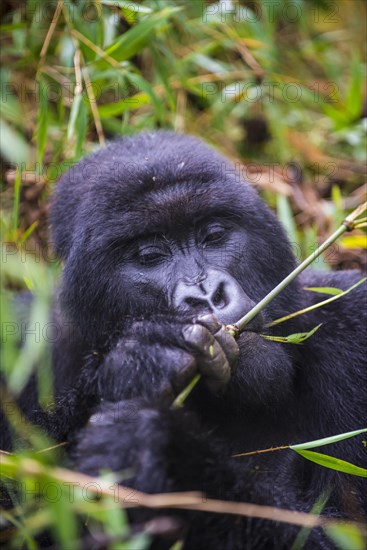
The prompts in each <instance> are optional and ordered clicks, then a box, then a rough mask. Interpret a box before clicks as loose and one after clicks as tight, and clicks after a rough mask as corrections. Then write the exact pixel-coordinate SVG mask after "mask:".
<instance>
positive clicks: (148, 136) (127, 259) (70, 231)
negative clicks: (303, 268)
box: [52, 132, 295, 339]
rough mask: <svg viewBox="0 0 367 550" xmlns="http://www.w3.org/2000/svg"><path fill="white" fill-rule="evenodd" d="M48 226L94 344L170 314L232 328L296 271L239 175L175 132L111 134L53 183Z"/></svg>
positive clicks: (278, 307)
mask: <svg viewBox="0 0 367 550" xmlns="http://www.w3.org/2000/svg"><path fill="white" fill-rule="evenodd" d="M52 226H53V238H54V244H55V247H56V251H57V253H58V254H59V255H60V256H61V258H62V259H63V260H64V262H65V269H64V276H63V281H62V291H61V299H62V303H63V305H64V307H65V308H66V310H67V311H68V314H69V315H70V316H71V319H72V320H73V321H76V322H77V323H78V324H79V326H80V327H81V330H82V332H83V333H84V334H85V335H87V336H88V338H92V339H94V338H95V337H96V336H98V335H101V334H104V333H105V332H106V331H108V330H112V329H118V327H120V326H123V323H124V321H125V320H126V319H127V318H128V316H134V317H136V316H139V315H142V316H146V315H149V314H157V313H158V312H165V311H172V310H175V311H182V312H184V311H185V312H190V313H193V314H197V313H204V312H213V313H214V314H215V315H216V316H217V317H218V319H219V320H220V321H221V322H223V323H230V322H232V323H233V322H235V321H237V320H238V319H239V318H240V317H241V316H242V315H244V314H245V313H246V312H247V311H248V310H249V309H250V308H251V307H252V306H253V305H254V302H256V301H258V300H259V299H261V298H262V297H263V296H264V295H265V294H266V293H267V292H269V291H270V290H271V288H272V287H274V286H275V285H276V284H277V283H278V282H279V281H280V280H281V279H282V278H283V277H285V276H286V275H287V274H288V273H289V272H290V271H291V270H292V269H293V267H294V260H293V257H292V254H291V252H290V249H289V246H288V243H287V240H286V237H285V235H284V233H283V231H282V229H281V227H280V224H279V222H278V221H277V220H276V218H275V217H274V216H273V215H272V213H271V212H270V211H269V210H268V209H267V208H266V207H265V206H264V204H263V203H262V201H260V199H259V198H258V197H257V194H256V192H255V191H254V190H253V189H251V188H250V186H249V185H248V184H246V183H245V182H244V181H243V179H242V178H241V174H240V168H239V167H236V168H234V167H232V166H231V165H230V164H229V162H228V161H227V160H226V159H225V158H223V157H222V156H220V155H219V154H218V153H216V152H215V151H214V150H212V149H211V148H209V147H208V146H206V145H205V144H203V143H202V142H201V141H199V140H197V139H195V138H193V137H188V136H184V135H179V134H175V133H172V132H156V133H143V134H140V135H139V136H137V137H133V138H124V139H122V140H121V139H119V140H116V141H114V142H112V143H110V144H109V145H108V146H107V147H106V148H105V149H101V150H99V151H98V152H97V153H95V154H94V155H92V156H90V157H86V158H85V159H83V160H82V161H81V162H80V163H79V164H78V165H77V166H75V167H73V168H72V169H71V170H70V171H69V172H68V173H67V174H66V175H64V177H63V178H62V180H61V181H60V183H59V185H58V187H57V190H56V194H55V198H54V204H53V208H52ZM291 295H292V289H288V291H287V294H286V293H284V294H283V295H282V296H281V297H280V298H279V299H278V300H277V301H276V302H274V303H273V304H272V305H271V308H269V314H271V315H278V313H283V311H284V307H283V306H284V304H288V307H289V299H290V298H289V297H290V296H291ZM292 299H295V297H294V296H293V298H292ZM86 319H87V320H88V321H87V322H86V321H85V320H86Z"/></svg>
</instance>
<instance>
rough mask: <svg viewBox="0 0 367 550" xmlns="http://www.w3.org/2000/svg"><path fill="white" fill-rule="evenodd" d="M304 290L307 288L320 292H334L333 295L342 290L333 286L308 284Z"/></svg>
mask: <svg viewBox="0 0 367 550" xmlns="http://www.w3.org/2000/svg"><path fill="white" fill-rule="evenodd" d="M305 290H309V291H310V292H320V293H321V294H334V295H335V296H337V295H338V294H343V291H342V290H341V289H340V288H334V287H332V286H310V287H305Z"/></svg>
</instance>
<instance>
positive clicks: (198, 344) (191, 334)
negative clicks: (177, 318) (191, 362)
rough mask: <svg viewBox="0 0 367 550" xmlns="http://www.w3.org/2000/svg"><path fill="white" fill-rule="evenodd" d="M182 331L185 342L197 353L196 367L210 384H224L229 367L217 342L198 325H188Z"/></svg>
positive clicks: (227, 377)
mask: <svg viewBox="0 0 367 550" xmlns="http://www.w3.org/2000/svg"><path fill="white" fill-rule="evenodd" d="M183 333H184V337H185V340H186V342H187V343H188V344H189V345H190V346H192V347H193V348H194V349H195V350H196V351H197V352H198V354H199V357H198V367H199V370H200V372H201V374H202V375H203V376H204V377H205V378H208V379H209V378H210V384H212V383H213V384H214V385H218V384H217V383H219V386H222V385H226V384H227V382H228V381H229V378H230V375H231V369H230V366H229V363H228V361H227V358H226V356H225V354H224V351H223V349H222V347H221V345H220V344H219V342H218V341H217V340H216V339H215V338H214V336H213V335H212V334H210V332H209V331H208V330H207V329H205V328H204V327H201V326H200V325H189V326H187V327H185V329H184V331H183Z"/></svg>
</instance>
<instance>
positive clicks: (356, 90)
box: [346, 54, 364, 122]
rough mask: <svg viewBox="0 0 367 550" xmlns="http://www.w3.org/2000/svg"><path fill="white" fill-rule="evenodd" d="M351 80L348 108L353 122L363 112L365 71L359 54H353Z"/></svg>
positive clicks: (347, 101)
mask: <svg viewBox="0 0 367 550" xmlns="http://www.w3.org/2000/svg"><path fill="white" fill-rule="evenodd" d="M350 68H351V73H352V76H351V82H350V86H349V90H348V95H347V98H346V108H347V111H348V114H349V115H350V119H351V122H353V121H354V120H356V119H357V118H358V117H359V116H360V115H361V112H362V103H363V87H364V83H363V71H362V63H361V61H360V59H359V56H358V55H357V54H355V55H353V58H352V63H351V67H350Z"/></svg>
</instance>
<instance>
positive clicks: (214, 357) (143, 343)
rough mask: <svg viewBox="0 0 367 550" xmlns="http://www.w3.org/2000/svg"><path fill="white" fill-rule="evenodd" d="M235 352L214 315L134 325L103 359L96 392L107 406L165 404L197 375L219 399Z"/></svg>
mask: <svg viewBox="0 0 367 550" xmlns="http://www.w3.org/2000/svg"><path fill="white" fill-rule="evenodd" d="M238 351H239V350H238V346H237V344H236V342H235V340H234V338H233V337H232V336H231V335H230V334H228V332H227V331H225V328H224V326H223V325H221V324H220V323H219V322H218V320H217V319H216V317H215V316H214V315H205V316H202V317H199V318H197V319H196V320H195V322H194V323H192V322H191V323H190V322H186V321H178V320H177V317H175V318H169V317H163V318H161V319H155V320H154V321H137V322H134V323H132V325H131V327H130V330H129V332H128V333H127V334H126V335H125V336H124V337H123V338H120V339H119V340H118V341H117V343H116V345H115V346H114V347H113V349H112V350H111V351H110V352H109V353H108V354H107V355H106V356H105V358H104V361H103V364H102V365H101V369H100V377H99V393H100V395H101V397H102V398H103V399H106V400H108V401H119V400H121V399H130V398H135V397H145V398H153V399H157V400H159V402H162V401H163V402H164V403H166V404H170V403H172V401H173V400H174V399H175V397H176V396H177V395H178V394H179V393H180V392H181V391H182V390H183V389H184V388H185V387H186V386H187V384H188V383H189V382H190V381H191V379H192V378H193V377H194V376H195V374H197V373H200V374H201V375H202V377H203V382H204V383H205V385H206V387H207V388H208V390H209V391H210V392H211V393H212V394H214V395H219V394H221V393H222V392H223V391H224V390H225V388H226V386H227V384H228V382H229V380H230V378H231V374H232V373H233V371H234V368H235V366H236V363H237V358H238Z"/></svg>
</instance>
